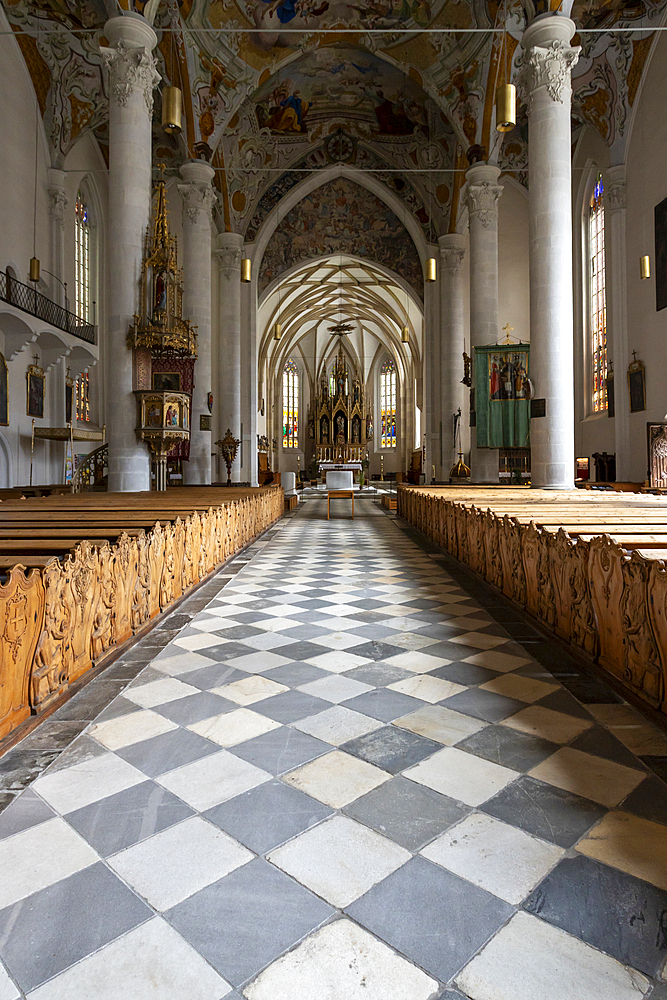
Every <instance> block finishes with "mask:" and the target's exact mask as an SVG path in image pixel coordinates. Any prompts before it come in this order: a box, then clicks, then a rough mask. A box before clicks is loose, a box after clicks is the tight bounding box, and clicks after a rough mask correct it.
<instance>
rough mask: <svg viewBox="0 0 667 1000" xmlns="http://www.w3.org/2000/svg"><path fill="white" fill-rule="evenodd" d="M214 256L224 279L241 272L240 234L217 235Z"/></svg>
mask: <svg viewBox="0 0 667 1000" xmlns="http://www.w3.org/2000/svg"><path fill="white" fill-rule="evenodd" d="M215 254H216V257H217V258H218V267H219V268H220V273H221V274H222V275H224V277H225V278H231V277H232V276H233V275H234V274H236V273H237V272H240V271H241V258H242V257H243V236H241V234H240V233H218V235H217V237H216V240H215Z"/></svg>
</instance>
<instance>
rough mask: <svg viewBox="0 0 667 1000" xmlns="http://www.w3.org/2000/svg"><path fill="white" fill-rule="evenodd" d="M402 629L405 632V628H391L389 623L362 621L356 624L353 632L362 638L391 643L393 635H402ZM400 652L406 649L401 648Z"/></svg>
mask: <svg viewBox="0 0 667 1000" xmlns="http://www.w3.org/2000/svg"><path fill="white" fill-rule="evenodd" d="M385 620H386V619H385ZM401 631H403V632H404V631H405V629H398V628H390V627H389V626H388V625H362V623H361V622H360V623H359V624H358V625H355V626H354V629H353V634H354V635H355V636H359V637H360V638H362V639H369V640H370V641H371V642H382V643H386V644H389V645H391V637H392V636H393V635H400V634H401ZM362 645H365V644H362ZM352 648H354V647H352ZM400 652H401V653H404V652H405V650H404V649H401V650H400Z"/></svg>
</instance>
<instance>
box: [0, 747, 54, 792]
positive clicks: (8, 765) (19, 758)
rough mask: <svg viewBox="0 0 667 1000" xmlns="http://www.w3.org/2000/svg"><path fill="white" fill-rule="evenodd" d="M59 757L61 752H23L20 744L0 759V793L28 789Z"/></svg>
mask: <svg viewBox="0 0 667 1000" xmlns="http://www.w3.org/2000/svg"><path fill="white" fill-rule="evenodd" d="M59 755H60V751H59V750H39V749H38V750H22V749H21V744H20V743H19V745H18V746H16V747H14V749H13V750H9V751H8V752H7V753H6V754H5V755H4V756H3V757H0V791H10V792H11V791H17V790H18V791H20V790H21V789H23V788H27V786H28V785H29V784H30V782H31V781H34V780H35V778H37V777H39V775H40V774H41V773H42V771H44V770H46V768H47V767H48V766H49V765H50V764H52V763H53V761H54V760H55V759H56V758H57V757H58V756H59Z"/></svg>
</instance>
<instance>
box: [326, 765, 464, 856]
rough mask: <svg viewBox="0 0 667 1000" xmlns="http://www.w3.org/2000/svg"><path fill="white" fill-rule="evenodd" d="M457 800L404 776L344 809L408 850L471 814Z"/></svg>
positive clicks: (421, 845) (388, 782)
mask: <svg viewBox="0 0 667 1000" xmlns="http://www.w3.org/2000/svg"><path fill="white" fill-rule="evenodd" d="M468 811H469V810H468V809H466V808H462V807H461V805H460V804H459V803H457V802H454V800H453V799H450V798H448V797H447V796H446V795H440V794H439V792H434V791H433V790H432V789H431V788H426V787H425V786H423V785H418V784H416V782H414V781H409V780H408V779H407V778H406V777H404V776H403V775H399V776H398V777H397V778H393V779H392V780H391V781H385V783H384V784H383V785H380V787H379V788H374V789H373V791H372V792H368V793H367V794H366V795H362V797H361V798H360V799H357V800H356V801H355V802H352V803H351V804H350V805H349V806H346V807H345V808H344V809H343V812H344V813H347V815H348V816H351V817H352V819H356V820H358V821H359V822H360V823H364V824H365V825H366V826H370V827H371V828H372V829H373V830H377V832H378V833H381V834H383V835H384V836H385V837H389V838H390V839H391V840H393V841H395V842H396V843H397V844H400V845H401V847H405V848H406V849H407V850H408V851H413V852H414V851H419V850H420V849H421V848H422V847H424V845H425V844H428V843H429V842H430V841H431V840H433V839H434V838H435V837H437V836H439V835H440V834H441V833H443V832H444V831H445V830H446V829H447V828H448V827H450V826H451V825H452V823H456V822H458V820H460V819H463V817H464V816H465V815H466V814H467V813H468Z"/></svg>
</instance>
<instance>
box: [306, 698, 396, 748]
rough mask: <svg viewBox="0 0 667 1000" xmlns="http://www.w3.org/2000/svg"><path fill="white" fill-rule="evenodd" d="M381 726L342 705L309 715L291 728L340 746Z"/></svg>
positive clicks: (379, 723) (380, 723) (375, 721)
mask: <svg viewBox="0 0 667 1000" xmlns="http://www.w3.org/2000/svg"><path fill="white" fill-rule="evenodd" d="M382 725H384V723H382V722H378V721H377V719H371V718H369V717H368V716H367V715H362V714H361V713H360V712H353V711H352V709H350V708H344V707H343V706H342V705H334V706H333V708H329V709H327V710H326V711H325V712H320V713H319V714H318V715H309V716H308V717H307V718H306V719H300V720H299V721H298V722H293V723H292V728H293V729H299V730H300V731H301V732H302V733H308V735H309V736H315V737H316V739H318V740H323V741H324V742H325V743H330V744H332V745H333V746H340V744H341V743H347V741H348V740H354V739H356V738H357V736H364V734H365V733H372V732H373V731H374V730H375V729H380V727H381V726H382Z"/></svg>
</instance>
